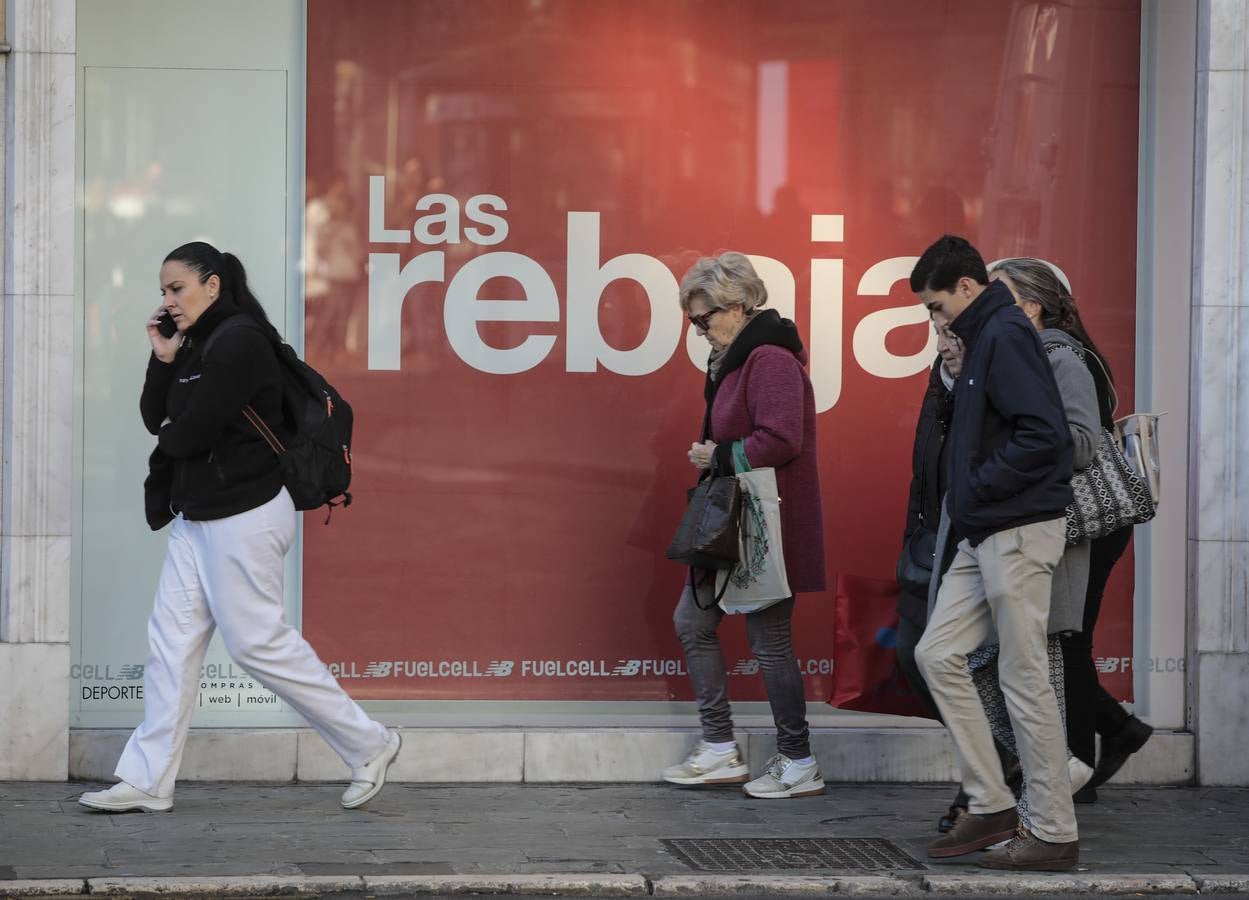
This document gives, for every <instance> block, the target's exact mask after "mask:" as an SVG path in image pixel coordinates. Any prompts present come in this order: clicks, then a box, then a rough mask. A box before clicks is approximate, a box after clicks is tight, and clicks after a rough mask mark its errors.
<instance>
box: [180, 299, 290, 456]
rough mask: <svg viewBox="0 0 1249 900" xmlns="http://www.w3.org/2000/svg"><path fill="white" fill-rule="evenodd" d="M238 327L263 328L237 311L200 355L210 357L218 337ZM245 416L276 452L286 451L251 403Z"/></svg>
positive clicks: (217, 331)
mask: <svg viewBox="0 0 1249 900" xmlns="http://www.w3.org/2000/svg"><path fill="white" fill-rule="evenodd" d="M236 328H253V329H255V330H256V331H260V330H261V328H260V323H258V322H257V321H256V320H255V319H253V318H252V317H251V316H249V315H248V314H247V313H243V312H241V313H237V314H235V315H233V316H230V318H228V319H226V320H225V321H224V322H222V323H221V324H220V325H218V326H217V328H216V330H214V331H213V333H212V334H210V335H209V336H208V340H206V341H205V342H204V349H203V351H201V353H200V356H201V357H202V358H203V359H205V360H206V359H208V351H209V350H211V349H212V346H213V344H215V343H216V342H217V338H219V337H221V335H222V334H223V333H225V332H227V331H233V330H234V329H236ZM280 362H281V360H279V364H280ZM243 418H245V419H247V421H248V422H251V424H252V427H253V428H255V429H256V432H257V433H258V434H259V435H260V437H261V438H262V439H263V440H264V442H265V443H266V444H268V445H269V447H270V449H272V450H273V452H274V453H276V454H277V455H278V456H281V455H282V454H284V453H285V452H286V447H285V446H283V445H282V442H281V440H279V439H278V436H277V435H276V434H274V433H273V429H271V428H270V427H269V426H268V424H266V423H265V420H264V419H262V418H261V417H260V413H258V412H256V410H254V409H252V406H251V404H250V403H249V404H248V405H247V406H244V407H243Z"/></svg>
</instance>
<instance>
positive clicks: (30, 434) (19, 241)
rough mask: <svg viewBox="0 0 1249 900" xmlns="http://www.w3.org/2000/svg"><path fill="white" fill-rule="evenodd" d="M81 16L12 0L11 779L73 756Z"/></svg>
mask: <svg viewBox="0 0 1249 900" xmlns="http://www.w3.org/2000/svg"><path fill="white" fill-rule="evenodd" d="M74 24H75V4H74V0H8V21H7V23H6V25H7V28H6V30H7V42H8V43H9V44H10V46H11V48H12V50H11V61H10V66H9V79H10V80H9V84H8V86H7V87H8V102H9V107H8V108H9V119H8V124H7V127H8V132H7V134H6V135H5V169H6V175H7V179H6V181H7V191H8V196H7V197H6V202H5V204H4V210H5V220H4V255H5V266H4V268H5V272H6V280H5V284H4V326H3V327H4V366H3V441H4V465H3V485H2V486H0V492H2V493H0V507H2V515H0V685H3V686H4V687H3V691H2V692H0V780H3V779H30V780H33V779H51V780H60V779H64V778H65V777H66V772H67V766H68V756H69V610H70V540H71V538H70V534H71V512H72V506H71V497H70V487H71V484H72V482H73V446H74V443H73V405H72V404H73V380H74V272H75V271H76V267H75V255H74V184H75V165H74V154H75V123H74V105H75V57H74V41H75V37H74V34H75V32H74Z"/></svg>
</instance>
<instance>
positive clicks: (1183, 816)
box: [0, 783, 1249, 896]
mask: <svg viewBox="0 0 1249 900" xmlns="http://www.w3.org/2000/svg"><path fill="white" fill-rule="evenodd" d="M91 787H94V785H84V784H56V783H5V784H0V896H4V895H6V894H14V895H16V894H23V893H26V894H29V893H72V894H81V893H84V892H88V891H89V892H90V893H92V894H112V895H117V894H136V893H140V894H141V893H158V892H159V893H166V894H168V893H174V894H176V893H184V894H190V893H230V894H245V893H249V892H250V893H263V894H273V893H282V892H287V893H290V892H309V893H333V892H340V891H352V892H364V891H367V892H368V893H383V892H398V893H431V892H432V893H438V892H441V893H457V892H466V891H481V892H513V893H566V894H567V893H573V894H620V895H630V894H641V895H645V894H671V893H687V894H688V893H694V894H697V893H703V894H726V893H740V892H747V893H777V892H798V893H811V892H817V893H826V892H828V891H829V890H838V891H841V892H857V893H887V894H919V893H945V894H978V893H994V894H1019V893H1035V892H1038V891H1041V892H1051V893H1063V892H1075V893H1081V892H1089V891H1094V892H1101V893H1121V894H1129V893H1171V894H1175V893H1195V892H1197V891H1199V890H1200V891H1201V892H1202V893H1211V892H1221V893H1225V894H1226V893H1233V892H1237V890H1239V891H1244V892H1249V789H1237V788H1156V787H1150V788H1134V787H1110V788H1103V789H1102V791H1101V799H1100V801H1099V802H1098V803H1097V804H1095V805H1091V806H1080V807H1077V812H1078V814H1079V817H1080V827H1081V837H1082V840H1081V860H1080V862H1081V865H1080V867H1079V869H1078V870H1076V871H1075V872H1072V873H1069V874H1064V875H1039V876H1019V875H1012V874H1008V875H1002V874H998V873H989V872H987V871H985V870H983V869H978V868H976V867H975V865H974V857H969V858H964V859H963V860H960V861H957V862H953V863H934V862H931V861H928V860H927V859H926V858H925V854H924V848H925V846H926V845H927V843H928V841H929V840H931V839H932V838H933V837H934V836H935V835H936V831H935V822H936V819H937V816H938V815H939V814H940V813H941V812H942V811H943V810H944V809H945V806H946V804H947V802H948V801H949V799H950V797H951V795H952V788H950V787H947V786H934V785H919V786H911V785H897V784H880V785H833V786H830V788H829V791H828V793H827V794H826V795H825V796H823V797H818V798H811V799H804V800H793V801H760V800H751V799H750V798H747V797H745V796H743V795H742V794H741V793H740V791H738V790H736V789H732V788H715V789H680V788H671V787H667V786H663V785H651V784H628V785H584V786H583V785H557V786H534V785H512V784H509V785H415V784H390V785H388V786H387V787H386V789H385V790H384V791H383V792H382V794H381V795H380V796H379V797H378V798H377V799H376V800H374V801H373V802H372V803H370V804H369V805H368V806H366V807H365V808H363V809H360V810H352V811H348V810H344V809H342V808H340V807H339V805H338V796H339V793H340V791H341V789H342V786H341V785H306V784H257V785H247V784H238V783H229V784H225V783H183V784H181V785H180V786H179V788H178V793H177V796H176V805H175V809H174V811H173V812H172V813H166V814H127V815H108V814H101V813H92V812H89V811H87V810H84V809H82V808H81V807H79V806H78V805H77V803H76V802H75V800H76V797H77V795H78V794H79V792H80V791H82V790H83V789H87V788H91ZM778 837H791V838H885V839H888V840H889V841H892V842H893V843H894V844H896V846H897V848H898V849H900V850H901V851H902V852H903V853H905V854H908V855H909V856H910V857H911V858H912V859H913V860H914V861H915V865H914V866H913V867H909V868H906V869H896V870H892V871H880V870H867V869H856V870H841V869H800V870H793V871H781V870H768V871H754V872H747V871H744V870H738V871H730V872H721V873H707V872H700V871H698V870H695V869H693V868H692V867H691V866H690V865H688V864H687V863H686V862H684V861H683V860H682V859H681V858H680V857H678V856H677V855H675V854H674V853H672V852H670V850H669V849H668V848H667V847H666V846H665V845H664V844H663V843H662V840H663V839H665V838H778ZM258 876H259V877H258ZM136 879H138V880H136ZM239 879H242V880H239Z"/></svg>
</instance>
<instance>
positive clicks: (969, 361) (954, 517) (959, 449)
mask: <svg viewBox="0 0 1249 900" xmlns="http://www.w3.org/2000/svg"><path fill="white" fill-rule="evenodd" d="M950 328H951V330H952V331H953V332H954V333H955V334H956V335H958V336H959V337H960V338H961V339H962V341H963V344H964V346H965V347H966V350H965V352H964V356H963V370H962V372H960V373H959V377H958V381H956V382H955V384H954V398H955V402H954V417H953V420H952V421H951V423H950V435H949V438H948V441H949V447H948V448H947V452H946V465H947V467H948V468H947V478H946V484H947V485H948V487H947V491H948V493H947V494H946V508H947V510H948V511H949V514H950V524H951V526H952V531H953V537H954V538H955V539H956V540H962V539H963V538H967V539H968V541H969V542H970V543H971V545H972V546H973V547H974V546H976V545H977V544H979V543H980V542H981V541H983V540H984V539H985V538H987V537H988V536H989V535H991V534H994V533H995V532H998V531H1002V530H1004V529H1006V528H1016V527H1018V526H1020V525H1029V524H1032V523H1034V522H1044V521H1047V520H1049V519H1058V518H1062V517H1063V516H1064V515H1066V510H1067V506H1068V505H1069V504H1070V503H1071V451H1072V446H1071V429H1070V428H1069V427H1068V425H1067V414H1066V413H1065V412H1063V403H1062V397H1061V396H1060V395H1059V393H1058V385H1057V383H1056V382H1055V381H1054V373H1053V371H1052V370H1051V368H1050V364H1049V360H1048V359H1047V358H1046V356H1045V349H1044V348H1043V347H1042V346H1041V339H1040V337H1039V336H1038V335H1037V330H1036V329H1035V328H1034V327H1033V326H1032V323H1031V322H1029V321H1028V317H1027V316H1026V315H1024V313H1023V310H1021V309H1020V308H1019V307H1017V306H1016V305H1015V300H1014V297H1012V296H1011V292H1010V290H1009V289H1008V288H1007V287H1006V286H1005V285H1004V284H1002V283H1001V282H996V281H995V282H993V283H991V284H990V285H989V286H988V287H987V288H985V290H984V291H983V292H982V293H981V294H980V296H978V297H977V298H976V299H975V300H973V301H972V303H971V305H970V306H968V307H967V308H966V309H965V310H963V312H962V313H960V314H959V316H958V317H957V318H956V319H955V320H954V321H953V322H952V323H950Z"/></svg>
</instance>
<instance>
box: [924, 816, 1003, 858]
mask: <svg viewBox="0 0 1249 900" xmlns="http://www.w3.org/2000/svg"><path fill="white" fill-rule="evenodd" d="M1018 824H1019V814H1018V813H1017V812H1015V807H1013V806H1012V807H1010V808H1009V809H1004V810H1002V811H1001V812H995V813H985V814H981V813H970V812H965V813H963V814H962V815H961V816H959V817H958V821H956V822H955V823H954V827H953V828H951V829H950V833H949V834H947V835H943V836H942V837H939V838H937V839H936V840H935V841H933V842H932V843H931V844H929V845H928V857H929V858H930V859H945V858H946V857H948V856H962V855H963V854H964V853H971V852H972V851H973V850H983V849H984V848H985V847H988V846H989V845H991V844H996V843H997V842H998V841H1004V840H1006V839H1007V838H1008V837H1010V836H1011V835H1012V834H1014V833H1015V826H1016V825H1018Z"/></svg>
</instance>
